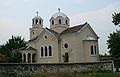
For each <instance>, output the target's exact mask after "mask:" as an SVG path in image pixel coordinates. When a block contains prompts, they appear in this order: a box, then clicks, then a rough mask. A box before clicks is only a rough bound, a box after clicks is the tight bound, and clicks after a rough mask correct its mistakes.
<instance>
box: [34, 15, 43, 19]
mask: <svg viewBox="0 0 120 77" xmlns="http://www.w3.org/2000/svg"><path fill="white" fill-rule="evenodd" d="M33 19H42V18H41V17H40V16H35V17H34V18H33Z"/></svg>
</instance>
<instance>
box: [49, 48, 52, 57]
mask: <svg viewBox="0 0 120 77" xmlns="http://www.w3.org/2000/svg"><path fill="white" fill-rule="evenodd" d="M49 56H52V47H51V46H49Z"/></svg>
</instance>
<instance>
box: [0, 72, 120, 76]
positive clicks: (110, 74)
mask: <svg viewBox="0 0 120 77" xmlns="http://www.w3.org/2000/svg"><path fill="white" fill-rule="evenodd" d="M0 77H120V73H112V72H96V73H95V72H81V73H69V72H57V73H47V72H43V73H36V74H32V75H27V74H26V75H24V76H16V75H15V76H13V75H4V76H2V75H0Z"/></svg>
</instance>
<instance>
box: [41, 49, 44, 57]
mask: <svg viewBox="0 0 120 77" xmlns="http://www.w3.org/2000/svg"><path fill="white" fill-rule="evenodd" d="M43 55H44V54H43V47H41V57H43Z"/></svg>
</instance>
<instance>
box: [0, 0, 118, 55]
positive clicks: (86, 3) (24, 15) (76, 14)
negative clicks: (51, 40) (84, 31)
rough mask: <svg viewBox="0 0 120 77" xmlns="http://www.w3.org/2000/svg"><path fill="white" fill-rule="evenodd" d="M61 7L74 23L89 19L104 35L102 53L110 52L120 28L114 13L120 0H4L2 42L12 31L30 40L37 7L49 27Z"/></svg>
mask: <svg viewBox="0 0 120 77" xmlns="http://www.w3.org/2000/svg"><path fill="white" fill-rule="evenodd" d="M58 8H60V9H61V12H63V13H65V14H66V15H67V16H68V17H69V18H70V26H71V27H72V26H75V25H78V24H83V23H85V22H88V23H89V24H90V25H91V27H92V28H93V30H94V31H95V32H96V34H97V35H98V36H99V37H100V38H99V52H100V54H104V53H108V51H109V50H108V49H107V40H108V36H109V34H110V33H112V32H113V31H116V29H119V27H117V26H114V24H113V23H112V14H113V13H114V12H116V13H118V12H120V0H0V45H2V44H5V43H6V41H7V40H8V39H10V38H11V37H12V35H14V36H22V37H23V38H25V40H26V41H28V40H29V28H31V27H32V18H33V17H35V16H36V12H37V11H38V12H39V16H41V17H42V18H43V24H44V25H43V26H44V27H48V28H49V27H50V23H49V19H50V18H51V17H52V15H53V14H54V13H56V12H57V11H58V10H57V9H58Z"/></svg>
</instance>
